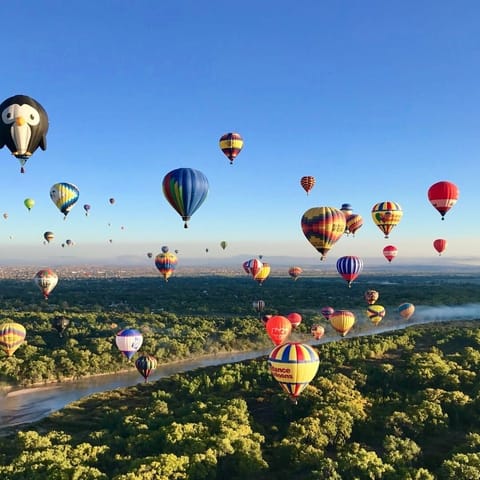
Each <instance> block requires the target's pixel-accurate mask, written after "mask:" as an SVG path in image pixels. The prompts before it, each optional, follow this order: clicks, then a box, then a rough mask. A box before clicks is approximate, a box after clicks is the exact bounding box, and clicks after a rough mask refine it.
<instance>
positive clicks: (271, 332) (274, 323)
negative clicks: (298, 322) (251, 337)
mask: <svg viewBox="0 0 480 480" xmlns="http://www.w3.org/2000/svg"><path fill="white" fill-rule="evenodd" d="M265 329H266V330H267V333H268V336H269V337H270V338H271V339H272V342H273V343H274V344H275V345H281V344H282V343H283V342H284V341H285V340H286V339H287V337H288V336H289V335H290V332H291V331H292V324H291V322H290V320H289V319H288V318H287V317H284V316H282V315H274V316H272V317H270V318H269V319H268V320H267V323H266V324H265Z"/></svg>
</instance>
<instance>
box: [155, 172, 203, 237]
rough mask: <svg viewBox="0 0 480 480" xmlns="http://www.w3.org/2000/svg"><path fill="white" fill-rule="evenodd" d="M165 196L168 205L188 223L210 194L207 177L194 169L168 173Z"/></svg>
mask: <svg viewBox="0 0 480 480" xmlns="http://www.w3.org/2000/svg"><path fill="white" fill-rule="evenodd" d="M162 188H163V194H164V195H165V198H166V199H167V201H168V203H170V205H171V206H172V207H173V208H174V209H175V210H176V211H177V213H178V214H179V215H180V216H181V217H182V220H183V221H184V222H185V223H184V227H185V228H188V224H187V222H188V221H189V220H190V217H191V216H192V215H193V214H194V213H195V212H196V211H197V210H198V208H199V207H200V205H202V203H203V202H204V201H205V199H206V198H207V194H208V188H209V186H208V180H207V177H206V176H205V175H204V174H203V173H202V172H200V171H199V170H194V169H193V168H177V169H176V170H172V171H171V172H169V173H167V174H166V175H165V177H164V178H163V181H162Z"/></svg>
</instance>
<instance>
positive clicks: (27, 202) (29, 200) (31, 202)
mask: <svg viewBox="0 0 480 480" xmlns="http://www.w3.org/2000/svg"><path fill="white" fill-rule="evenodd" d="M23 204H24V205H25V206H26V207H27V208H28V210H29V211H30V210H31V209H32V208H33V207H34V205H35V200H34V199H33V198H26V199H25V200H24V201H23Z"/></svg>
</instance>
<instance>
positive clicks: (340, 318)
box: [330, 310, 355, 337]
mask: <svg viewBox="0 0 480 480" xmlns="http://www.w3.org/2000/svg"><path fill="white" fill-rule="evenodd" d="M330 324H331V325H332V327H333V328H334V329H335V330H336V331H337V332H338V333H339V334H340V335H341V336H342V337H344V336H345V335H347V333H348V332H349V331H350V330H351V329H352V327H353V326H354V325H355V314H354V313H353V312H350V311H349V310H335V311H334V312H333V313H332V314H331V315H330Z"/></svg>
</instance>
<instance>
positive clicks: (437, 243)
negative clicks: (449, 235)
mask: <svg viewBox="0 0 480 480" xmlns="http://www.w3.org/2000/svg"><path fill="white" fill-rule="evenodd" d="M447 244H448V242H447V241H446V240H445V239H444V238H437V239H436V240H434V241H433V248H434V249H435V250H436V251H437V252H438V255H441V254H442V253H443V252H444V251H445V249H446V248H447Z"/></svg>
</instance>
